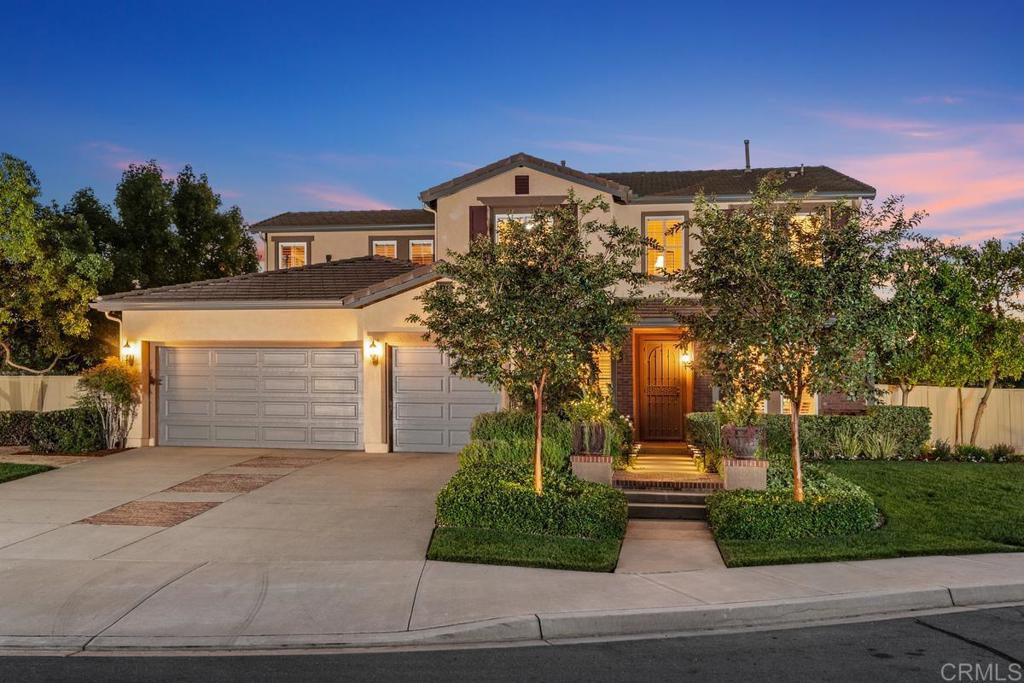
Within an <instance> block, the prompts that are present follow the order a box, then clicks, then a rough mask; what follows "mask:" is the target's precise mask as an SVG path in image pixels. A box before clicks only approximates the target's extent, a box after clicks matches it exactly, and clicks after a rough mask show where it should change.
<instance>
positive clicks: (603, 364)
mask: <svg viewBox="0 0 1024 683" xmlns="http://www.w3.org/2000/svg"><path fill="white" fill-rule="evenodd" d="M594 362H595V363H596V365H597V388H598V390H599V391H600V392H601V395H602V396H604V397H605V398H611V397H612V354H611V353H609V352H608V351H598V352H597V353H595V354H594Z"/></svg>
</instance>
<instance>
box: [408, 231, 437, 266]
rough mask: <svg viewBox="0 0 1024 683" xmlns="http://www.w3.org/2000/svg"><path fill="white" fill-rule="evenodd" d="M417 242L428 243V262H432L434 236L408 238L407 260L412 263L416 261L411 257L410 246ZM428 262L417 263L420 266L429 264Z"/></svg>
mask: <svg viewBox="0 0 1024 683" xmlns="http://www.w3.org/2000/svg"><path fill="white" fill-rule="evenodd" d="M417 244H429V245H430V263H433V262H434V238H433V237H423V238H420V239H410V240H409V260H410V261H412V262H413V263H416V262H415V261H413V259H412V248H413V245H417ZM430 263H420V264H418V265H420V266H428V265H430Z"/></svg>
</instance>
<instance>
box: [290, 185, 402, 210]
mask: <svg viewBox="0 0 1024 683" xmlns="http://www.w3.org/2000/svg"><path fill="white" fill-rule="evenodd" d="M295 191H296V192H297V193H298V194H300V195H302V196H304V197H306V198H308V199H312V200H315V201H317V202H320V203H321V204H322V205H326V206H330V207H332V208H336V209H347V210H352V211H358V210H375V209H393V208H394V207H393V206H391V205H390V204H388V203H386V202H382V201H380V200H379V199H375V198H374V197H371V196H369V195H366V194H363V193H362V192H360V191H359V190H356V189H354V188H352V187H349V186H347V185H326V184H322V183H312V184H309V185H300V186H298V187H296V188H295Z"/></svg>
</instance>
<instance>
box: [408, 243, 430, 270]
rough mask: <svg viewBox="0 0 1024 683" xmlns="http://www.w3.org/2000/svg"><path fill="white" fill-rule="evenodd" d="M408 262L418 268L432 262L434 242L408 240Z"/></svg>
mask: <svg viewBox="0 0 1024 683" xmlns="http://www.w3.org/2000/svg"><path fill="white" fill-rule="evenodd" d="M409 260H410V261H412V262H413V263H415V264H416V265H418V266H428V265H430V264H431V263H433V262H434V240H409Z"/></svg>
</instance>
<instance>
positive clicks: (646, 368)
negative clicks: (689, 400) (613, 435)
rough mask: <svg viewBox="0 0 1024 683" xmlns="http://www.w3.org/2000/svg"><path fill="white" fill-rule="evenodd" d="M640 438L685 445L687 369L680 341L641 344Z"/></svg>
mask: <svg viewBox="0 0 1024 683" xmlns="http://www.w3.org/2000/svg"><path fill="white" fill-rule="evenodd" d="M639 342H640V344H639V357H638V359H637V360H638V361H639V365H640V367H639V370H640V372H639V373H638V374H639V378H638V379H639V380H640V381H639V393H640V396H639V399H640V405H639V408H640V425H639V426H640V429H639V431H640V438H641V440H644V441H682V440H683V436H684V431H683V414H684V411H685V409H686V394H685V388H686V372H685V371H686V368H685V366H684V365H683V363H682V361H681V360H680V358H679V347H678V346H677V345H678V343H679V340H678V338H677V337H671V338H646V339H645V338H643V337H641V338H640V340H639Z"/></svg>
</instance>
